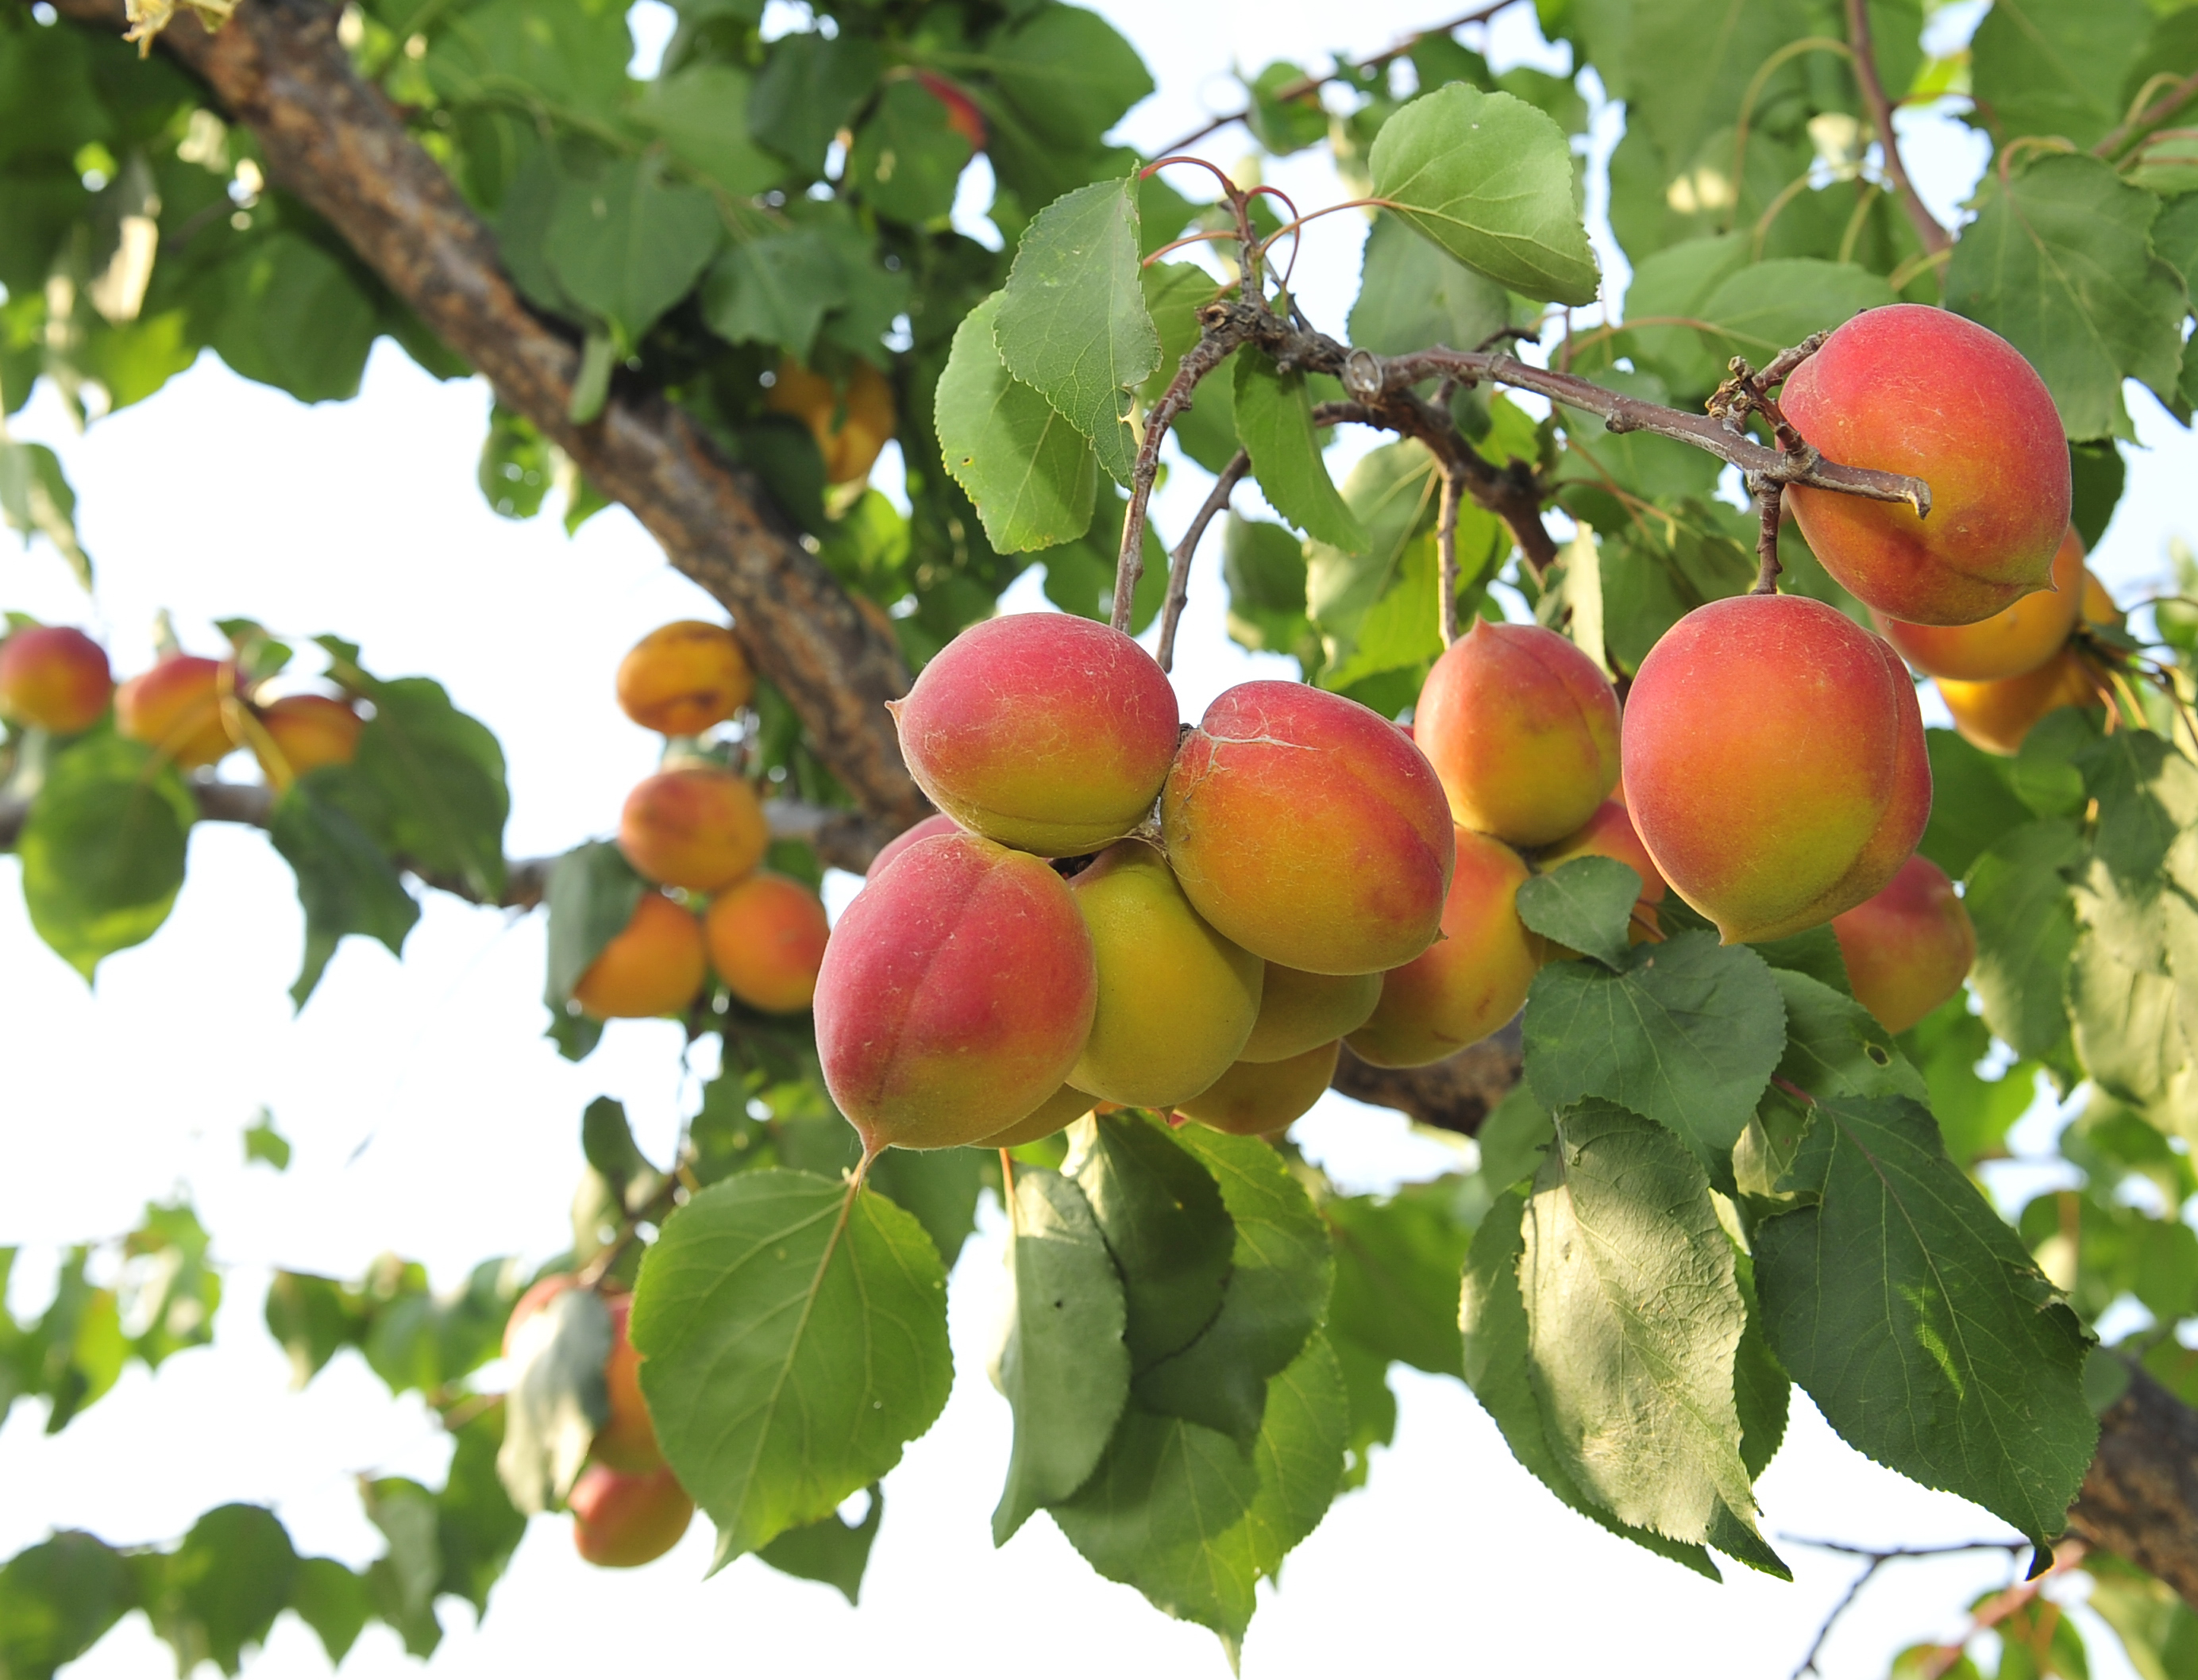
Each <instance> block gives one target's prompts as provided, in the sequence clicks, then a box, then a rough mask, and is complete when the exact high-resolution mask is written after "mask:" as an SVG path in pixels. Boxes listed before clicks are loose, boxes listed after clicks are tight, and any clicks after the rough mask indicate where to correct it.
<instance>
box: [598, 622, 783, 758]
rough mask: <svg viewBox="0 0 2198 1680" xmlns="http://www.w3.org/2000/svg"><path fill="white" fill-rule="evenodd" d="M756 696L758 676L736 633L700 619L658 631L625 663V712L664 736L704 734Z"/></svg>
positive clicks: (621, 687) (621, 680) (621, 672)
mask: <svg viewBox="0 0 2198 1680" xmlns="http://www.w3.org/2000/svg"><path fill="white" fill-rule="evenodd" d="M754 694H755V672H754V671H752V670H750V669H749V668H748V656H747V654H745V653H743V652H742V651H741V644H740V642H738V641H737V640H736V638H735V637H734V635H733V633H732V631H730V630H727V629H726V628H725V627H724V625H713V624H705V623H704V622H703V621H702V620H701V619H679V620H677V622H675V623H672V624H668V625H662V626H660V627H659V628H658V629H655V630H652V631H649V632H648V635H646V636H644V637H642V638H641V640H640V641H638V642H635V643H634V644H633V646H632V648H630V649H629V650H628V651H627V654H626V656H625V658H624V659H622V660H619V668H618V703H619V711H621V712H625V715H626V716H627V717H629V718H632V719H633V721H634V722H635V723H637V724H640V725H641V726H642V728H643V729H645V730H655V731H656V732H657V733H658V734H659V735H700V734H701V733H702V731H703V730H706V729H708V728H709V727H710V726H711V725H712V724H722V723H724V721H725V719H726V718H730V717H731V716H732V715H733V713H735V712H737V711H739V710H740V709H741V707H742V706H746V705H747V703H748V700H750V698H751V697H753V695H754Z"/></svg>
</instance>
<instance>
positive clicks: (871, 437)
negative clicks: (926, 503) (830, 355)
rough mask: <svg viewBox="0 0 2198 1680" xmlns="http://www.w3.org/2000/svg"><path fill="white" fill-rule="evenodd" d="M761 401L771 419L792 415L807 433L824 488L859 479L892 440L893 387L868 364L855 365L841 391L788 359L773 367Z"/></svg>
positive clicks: (859, 362)
mask: <svg viewBox="0 0 2198 1680" xmlns="http://www.w3.org/2000/svg"><path fill="white" fill-rule="evenodd" d="M763 401H764V406H765V408H767V409H769V410H771V411H772V412H773V413H775V414H783V415H791V416H793V417H794V419H796V420H798V421H800V422H801V423H802V424H803V425H804V426H806V427H808V428H809V433H810V435H811V437H813V438H815V439H817V451H818V452H819V453H820V454H822V455H823V457H824V482H825V483H827V484H852V483H853V482H854V481H855V480H858V479H859V478H861V477H863V475H864V474H867V473H868V472H869V470H870V468H872V467H873V466H875V464H876V462H877V458H878V455H879V452H880V451H882V450H883V449H884V448H885V446H886V444H887V440H888V439H891V438H892V436H893V425H894V418H895V417H894V414H893V387H892V386H890V385H888V384H887V382H886V376H885V375H883V374H881V373H880V372H879V371H878V370H877V369H875V368H874V367H872V366H871V365H870V364H869V363H868V362H863V361H858V362H857V363H855V364H854V370H853V371H852V373H850V374H849V375H847V383H846V388H845V389H841V388H840V387H835V386H834V384H833V383H832V381H829V380H828V379H826V378H825V377H824V376H823V375H821V374H817V373H812V372H811V371H810V370H809V369H807V368H805V367H803V366H802V365H801V363H799V362H797V361H795V360H794V358H792V357H791V356H789V357H788V358H786V359H785V360H784V361H782V362H781V363H779V364H778V377H777V378H776V381H773V383H772V385H771V387H770V390H769V391H767V392H765V394H764V399H763Z"/></svg>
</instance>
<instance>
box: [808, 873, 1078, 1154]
mask: <svg viewBox="0 0 2198 1680" xmlns="http://www.w3.org/2000/svg"><path fill="white" fill-rule="evenodd" d="M1098 996H1099V977H1098V965H1097V962H1096V959H1095V958H1094V956H1093V953H1092V946H1091V934H1090V930H1089V929H1088V928H1086V927H1085V926H1084V918H1083V916H1081V915H1080V914H1079V912H1078V910H1077V908H1076V900H1075V898H1074V897H1073V895H1072V894H1071V893H1070V892H1069V890H1068V887H1067V883H1066V882H1064V881H1062V880H1061V877H1060V876H1059V875H1055V873H1054V872H1053V870H1052V869H1051V868H1050V867H1049V866H1048V865H1047V864H1046V863H1044V862H1043V861H1041V860H1040V859H1038V858H1036V857H1031V856H1030V855H1029V854H1028V853H1026V852H1014V851H1010V850H1009V848H1008V847H1006V846H997V845H995V844H994V843H993V842H992V841H991V840H986V839H984V838H982V837H981V836H980V835H976V834H939V835H935V836H933V838H932V839H930V840H919V841H918V842H917V843H916V845H914V846H910V848H909V849H908V850H907V851H905V852H903V853H902V854H901V855H900V856H899V857H898V858H897V859H895V860H894V863H893V867H892V868H891V869H887V870H886V871H885V872H884V873H883V874H882V875H879V876H878V877H877V878H876V879H875V880H874V881H871V882H870V883H869V885H868V886H867V887H863V890H862V891H861V892H858V893H857V894H856V895H855V898H854V901H853V902H852V904H849V905H848V906H847V908H846V910H844V911H843V912H841V914H840V925H839V926H838V927H835V928H834V930H833V933H832V941H831V943H830V944H829V945H827V946H825V948H824V962H823V968H821V969H820V970H819V971H818V973H817V1000H816V1004H815V1009H816V1022H817V1055H818V1057H819V1059H820V1060H821V1061H822V1062H823V1070H824V1084H825V1086H826V1088H827V1089H828V1090H830V1092H831V1093H832V1100H833V1101H834V1102H836V1103H837V1104H838V1105H839V1107H840V1113H843V1114H845V1115H846V1117H847V1119H849V1120H850V1121H851V1122H852V1124H853V1125H854V1127H855V1130H856V1131H858V1132H859V1133H860V1134H861V1135H862V1139H863V1148H864V1149H865V1150H866V1151H867V1152H868V1153H869V1154H876V1153H877V1152H878V1151H879V1150H880V1149H882V1148H887V1146H889V1145H898V1147H900V1148H908V1149H939V1148H948V1147H950V1146H951V1145H954V1144H957V1143H974V1142H978V1141H980V1139H984V1138H988V1137H991V1136H993V1135H994V1134H996V1133H997V1132H999V1131H1004V1130H1005V1129H1006V1128H1007V1127H1009V1126H1010V1125H1014V1124H1015V1122H1016V1121H1018V1120H1021V1119H1024V1118H1026V1116H1028V1115H1029V1114H1030V1113H1032V1110H1034V1109H1036V1108H1037V1107H1038V1105H1039V1104H1040V1103H1042V1102H1045V1101H1046V1100H1047V1099H1048V1098H1050V1097H1051V1096H1054V1095H1055V1093H1056V1092H1057V1091H1058V1090H1060V1089H1061V1086H1062V1085H1063V1084H1066V1083H1067V1079H1068V1073H1069V1069H1070V1068H1071V1067H1073V1066H1074V1065H1075V1062H1076V1058H1077V1057H1078V1056H1079V1055H1080V1054H1082V1052H1083V1049H1084V1039H1085V1038H1087V1037H1088V1036H1089V1035H1090V1031H1091V1019H1092V1014H1093V1012H1094V1010H1095V1009H1096V1007H1097V1003H1098Z"/></svg>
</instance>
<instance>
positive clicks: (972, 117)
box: [916, 70, 985, 152]
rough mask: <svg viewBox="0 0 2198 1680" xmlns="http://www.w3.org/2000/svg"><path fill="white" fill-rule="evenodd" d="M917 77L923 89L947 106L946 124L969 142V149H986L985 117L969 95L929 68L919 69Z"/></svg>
mask: <svg viewBox="0 0 2198 1680" xmlns="http://www.w3.org/2000/svg"><path fill="white" fill-rule="evenodd" d="M916 80H917V81H918V82H920V83H921V84H922V86H923V90H924V91H925V92H926V93H927V94H929V95H930V96H932V97H933V99H935V100H937V101H938V102H939V103H940V104H941V105H944V106H945V108H946V126H947V127H949V128H951V129H952V130H953V131H955V133H957V134H958V135H960V136H961V137H962V138H963V139H964V140H966V141H968V142H969V149H970V150H971V151H973V152H981V151H983V150H984V149H985V117H984V113H982V112H981V111H980V110H978V108H977V107H976V103H975V102H974V101H973V100H972V99H971V98H970V97H969V96H968V94H966V93H964V92H962V90H961V89H960V88H958V87H957V86H955V85H954V84H953V83H951V82H950V81H948V80H947V79H946V78H945V77H944V76H940V75H937V74H934V73H933V72H931V71H928V70H919V71H917V72H916Z"/></svg>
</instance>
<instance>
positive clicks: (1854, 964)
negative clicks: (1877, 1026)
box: [1832, 855, 1977, 1032]
mask: <svg viewBox="0 0 2198 1680" xmlns="http://www.w3.org/2000/svg"><path fill="white" fill-rule="evenodd" d="M1832 932H1833V933H1834V934H1835V936H1836V937H1837V938H1838V939H1839V942H1840V956H1844V957H1845V958H1846V965H1847V983H1848V985H1851V986H1852V988H1853V990H1854V995H1855V1002H1857V1003H1859V1004H1861V1005H1862V1006H1863V1008H1864V1009H1868V1010H1869V1012H1870V1014H1874V1015H1875V1016H1876V1017H1877V1018H1878V1020H1880V1021H1881V1022H1882V1023H1883V1024H1884V1026H1885V1028H1886V1030H1887V1032H1907V1031H1908V1029H1909V1028H1910V1027H1911V1026H1915V1025H1916V1022H1917V1021H1919V1020H1922V1019H1923V1017H1924V1016H1926V1015H1928V1014H1930V1013H1931V1011H1932V1010H1933V1009H1937V1008H1938V1007H1939V1005H1940V1004H1941V1003H1945V1001H1946V1000H1947V999H1948V998H1949V997H1952V996H1953V995H1954V994H1955V993H1956V992H1957V991H1960V990H1961V989H1962V982H1963V980H1967V979H1968V974H1969V968H1970V966H1971V965H1972V964H1974V962H1976V960H1977V930H1976V928H1975V927H1974V926H1972V925H1971V923H1970V921H1969V913H1968V910H1967V909H1966V908H1964V907H1963V904H1962V900H1961V897H1960V895H1959V894H1958V893H1957V892H1955V891H1954V883H1953V882H1952V881H1949V880H1948V879H1947V878H1946V872H1945V870H1944V869H1940V868H1939V866H1938V865H1937V864H1936V863H1933V862H1932V861H1931V860H1930V859H1929V858H1928V857H1922V856H1921V855H1918V856H1916V857H1910V859H1909V860H1908V861H1907V862H1906V863H1903V864H1902V865H1901V866H1900V869H1899V873H1898V874H1896V875H1894V876H1893V879H1892V881H1889V882H1888V883H1887V885H1886V887H1885V888H1884V890H1883V891H1881V892H1879V893H1878V894H1877V896H1876V897H1875V898H1866V899H1864V901H1863V902H1862V903H1861V904H1857V905H1856V906H1855V907H1854V908H1853V909H1852V910H1846V911H1843V912H1841V913H1840V915H1838V916H1834V917H1833V918H1832Z"/></svg>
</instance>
